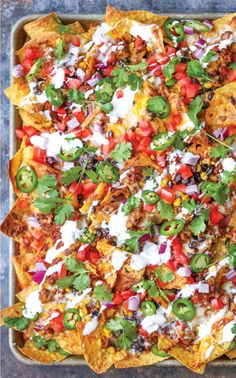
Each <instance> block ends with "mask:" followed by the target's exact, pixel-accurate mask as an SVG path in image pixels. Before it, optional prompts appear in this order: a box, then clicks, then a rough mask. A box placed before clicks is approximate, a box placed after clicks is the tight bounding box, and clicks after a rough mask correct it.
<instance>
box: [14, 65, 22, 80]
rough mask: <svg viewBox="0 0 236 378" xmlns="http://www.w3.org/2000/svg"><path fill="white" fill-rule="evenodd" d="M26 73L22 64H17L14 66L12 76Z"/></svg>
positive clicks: (16, 76) (20, 75)
mask: <svg viewBox="0 0 236 378" xmlns="http://www.w3.org/2000/svg"><path fill="white" fill-rule="evenodd" d="M23 75H24V69H23V67H22V65H21V64H16V65H15V66H14V67H12V76H13V77H15V78H18V77H22V76H23Z"/></svg>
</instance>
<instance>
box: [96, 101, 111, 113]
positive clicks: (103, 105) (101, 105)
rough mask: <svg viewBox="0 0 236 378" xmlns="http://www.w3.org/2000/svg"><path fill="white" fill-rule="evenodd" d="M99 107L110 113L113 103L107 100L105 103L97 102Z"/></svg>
mask: <svg viewBox="0 0 236 378" xmlns="http://www.w3.org/2000/svg"><path fill="white" fill-rule="evenodd" d="M98 105H99V107H100V109H101V110H102V111H103V112H105V113H110V111H111V110H112V109H113V105H112V104H111V103H110V102H108V103H107V104H100V103H99V104H98Z"/></svg>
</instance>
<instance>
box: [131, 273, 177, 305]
mask: <svg viewBox="0 0 236 378" xmlns="http://www.w3.org/2000/svg"><path fill="white" fill-rule="evenodd" d="M160 268H161V267H160ZM173 275H174V273H173ZM157 276H158V277H156V278H159V271H158V270H157ZM173 278H174V277H173V276H172V274H171V273H169V271H166V273H164V272H163V273H162V279H163V280H164V281H162V282H165V281H166V283H167V282H172V280H173ZM143 289H144V290H147V291H148V295H149V296H150V297H153V298H157V297H161V298H163V299H164V300H165V301H166V302H170V300H169V298H168V295H169V296H171V295H173V292H172V291H171V290H167V289H166V290H163V289H161V288H160V287H158V286H157V284H156V282H155V281H152V280H148V279H145V278H142V279H141V281H139V282H138V283H137V284H135V285H133V286H132V290H134V291H135V292H140V291H141V290H143Z"/></svg>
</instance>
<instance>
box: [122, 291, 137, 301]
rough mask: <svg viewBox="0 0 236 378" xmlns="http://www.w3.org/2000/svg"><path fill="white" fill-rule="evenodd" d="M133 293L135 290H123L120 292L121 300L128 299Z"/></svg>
mask: <svg viewBox="0 0 236 378" xmlns="http://www.w3.org/2000/svg"><path fill="white" fill-rule="evenodd" d="M134 294H135V292H134V291H133V290H131V289H128V290H124V291H122V292H121V296H122V298H123V300H125V299H128V298H129V297H132V296H133V295H134Z"/></svg>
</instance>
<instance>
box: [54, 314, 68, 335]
mask: <svg viewBox="0 0 236 378" xmlns="http://www.w3.org/2000/svg"><path fill="white" fill-rule="evenodd" d="M50 325H51V328H52V329H53V330H54V332H56V333H60V332H62V331H64V329H65V327H64V324H63V315H59V316H58V317H57V318H54V319H52V320H51V322H50Z"/></svg>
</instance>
